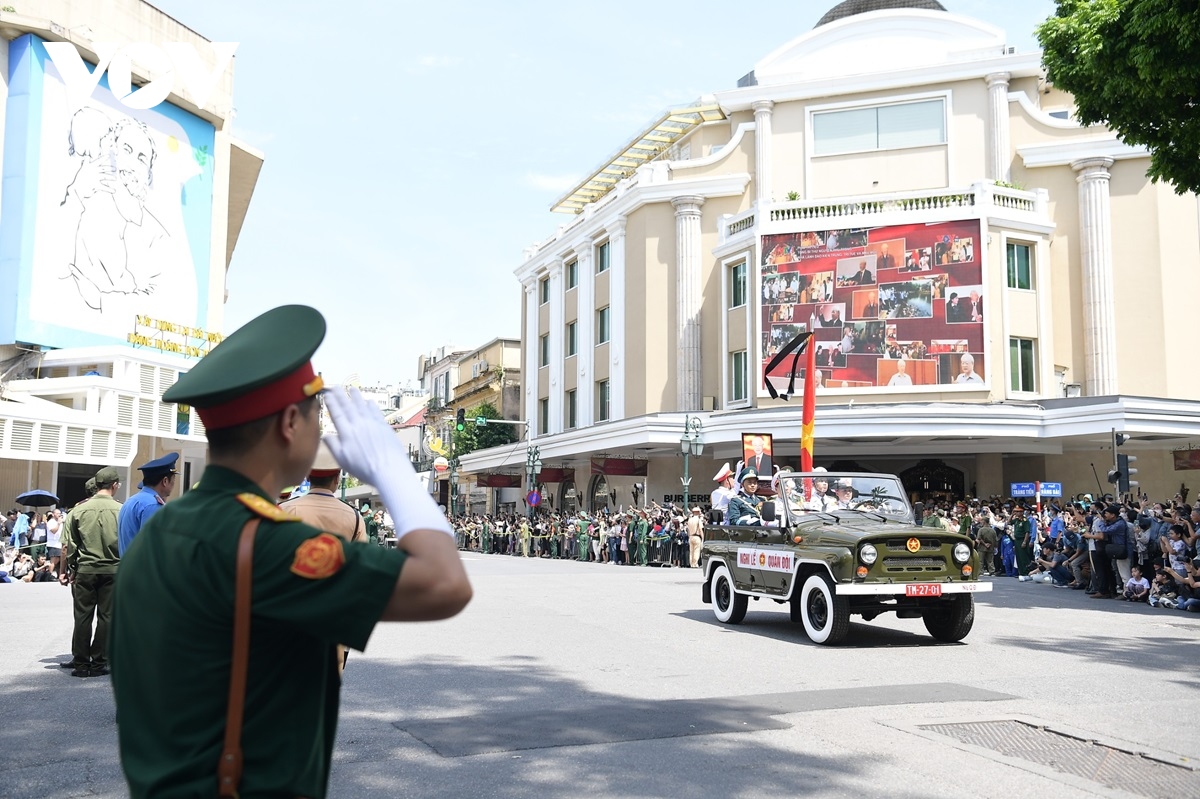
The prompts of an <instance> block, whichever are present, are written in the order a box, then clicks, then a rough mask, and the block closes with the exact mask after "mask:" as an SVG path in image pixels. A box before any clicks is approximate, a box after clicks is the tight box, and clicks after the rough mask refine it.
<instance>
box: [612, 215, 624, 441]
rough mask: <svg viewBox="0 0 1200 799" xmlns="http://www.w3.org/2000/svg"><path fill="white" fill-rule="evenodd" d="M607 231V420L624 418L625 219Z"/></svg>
mask: <svg viewBox="0 0 1200 799" xmlns="http://www.w3.org/2000/svg"><path fill="white" fill-rule="evenodd" d="M607 231H608V272H609V275H608V297H609V299H608V322H609V325H608V328H609V330H608V385H609V387H610V389H611V390H610V391H609V401H608V402H609V405H608V411H609V413H608V418H609V419H612V420H616V419H624V418H625V306H626V305H627V302H626V299H625V217H623V216H621V217H618V218H617V220H616V221H615V222H614V223H613V224H612V225H611V226H609V227H608V228H607Z"/></svg>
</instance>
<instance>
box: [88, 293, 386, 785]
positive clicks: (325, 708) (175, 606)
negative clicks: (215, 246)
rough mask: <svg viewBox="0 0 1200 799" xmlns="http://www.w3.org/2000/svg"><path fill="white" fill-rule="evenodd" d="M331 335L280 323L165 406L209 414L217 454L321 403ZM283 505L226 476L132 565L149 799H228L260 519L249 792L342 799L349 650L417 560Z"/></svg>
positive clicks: (128, 569)
mask: <svg viewBox="0 0 1200 799" xmlns="http://www.w3.org/2000/svg"><path fill="white" fill-rule="evenodd" d="M324 335H325V320H324V319H323V318H322V317H321V315H320V314H319V313H318V312H317V311H315V310H314V309H312V308H306V307H303V306H285V307H282V308H276V309H274V310H272V311H268V312H267V313H266V314H263V315H262V316H259V317H258V318H256V319H254V320H252V321H250V322H249V323H247V324H246V325H245V326H243V327H242V328H240V329H239V330H237V331H236V332H234V333H233V334H232V335H230V336H229V337H228V338H226V339H225V340H224V341H223V342H222V343H221V344H219V345H218V346H217V347H216V348H214V349H213V351H212V352H211V353H209V355H207V356H206V357H205V358H204V359H202V360H201V361H200V362H199V363H198V364H196V365H195V366H194V367H193V368H192V369H191V370H190V371H189V372H188V373H187V374H185V375H183V376H181V377H180V378H179V381H178V382H177V383H175V385H174V386H172V387H171V388H170V389H169V390H168V391H167V392H166V393H165V394H164V395H163V401H164V402H178V403H184V404H189V405H191V406H192V407H194V408H195V409H196V410H197V411H198V413H199V414H200V417H201V420H202V421H203V422H204V425H205V427H206V429H207V431H208V436H209V439H210V450H212V451H214V452H215V447H213V446H211V442H212V441H213V440H214V433H215V432H216V431H218V430H221V431H224V430H233V429H236V428H239V427H241V426H243V425H245V424H248V423H249V422H252V421H255V420H258V419H263V418H267V417H270V416H272V415H273V414H276V413H279V412H281V411H284V410H285V409H287V408H288V407H291V406H296V405H298V404H300V403H303V402H304V401H305V400H306V399H307V398H311V397H313V396H315V395H316V394H317V393H318V392H319V391H320V390H321V388H322V381H321V379H320V376H319V375H317V374H316V373H315V372H314V371H313V369H312V363H311V360H310V359H311V356H312V354H313V352H315V351H316V348H317V346H318V345H319V344H320V342H321V340H322V339H323V338H324ZM312 417H313V418H315V411H312ZM311 424H314V425H315V422H313V423H311ZM227 457H229V458H232V460H231V461H229V462H230V463H237V462H240V460H239V458H238V457H237V456H234V455H229V456H227ZM274 499H275V498H274V497H273V496H270V495H269V493H268V491H267V489H266V488H265V487H263V486H260V485H259V484H258V483H256V482H254V481H253V480H251V479H250V478H249V477H247V476H245V475H243V474H240V473H239V472H238V471H236V470H235V469H234V468H227V467H225V466H221V465H215V464H210V465H209V466H208V468H207V469H206V470H205V472H204V475H203V477H202V479H201V480H200V482H199V483H198V484H197V486H196V487H195V488H194V489H193V490H192V491H189V492H188V493H187V494H185V495H184V496H183V497H182V498H181V499H179V500H177V501H175V502H173V503H171V504H169V505H167V506H166V507H165V508H163V509H162V510H161V511H160V512H158V513H156V514H154V516H153V517H151V519H150V521H149V522H147V523H146V526H145V528H144V532H143V534H141V535H139V536H138V537H137V538H135V539H134V541H133V544H132V545H131V546H130V547H129V549H128V550H127V551H126V553H125V558H124V561H123V563H122V566H121V576H122V579H121V580H120V581H118V582H117V586H116V598H115V608H114V610H115V615H114V618H113V623H112V630H111V633H112V675H113V691H114V695H115V698H116V703H117V716H118V719H119V722H118V740H119V744H120V753H121V766H122V768H123V770H124V772H125V776H126V779H127V781H128V783H129V790H130V794H131V796H133V797H135V798H136V797H144V796H215V795H216V794H217V790H218V780H217V765H218V759H219V755H220V753H221V751H222V746H223V739H224V736H225V727H226V718H227V711H228V708H227V699H228V691H229V684H230V676H231V671H232V662H233V655H232V638H233V626H234V604H235V603H234V595H235V593H234V589H235V577H236V573H237V548H238V540H239V537H240V534H241V531H242V528H243V526H244V525H245V523H246V522H247V521H248V520H250V519H252V518H255V517H258V518H260V519H262V522H261V525H260V528H259V530H258V532H257V534H256V535H255V538H254V547H253V552H254V555H253V568H252V583H253V588H252V592H251V594H252V595H251V604H252V607H251V612H250V616H251V623H250V645H249V656H248V660H247V676H246V692H245V716H244V720H243V723H242V729H241V750H242V753H243V758H244V769H243V770H242V773H241V776H240V782H239V783H238V785H237V789H238V792H239V793H240V795H241V796H245V797H251V796H287V797H295V796H304V797H309V798H310V799H321V797H324V796H325V794H326V790H327V786H328V782H329V770H330V762H331V759H332V752H333V743H334V736H335V731H336V725H337V710H338V699H339V687H340V683H339V680H338V674H337V667H336V663H335V646H336V644H337V643H339V642H341V643H343V644H346V645H348V646H350V647H352V648H355V649H360V650H361V649H362V648H363V647H364V646H366V643H367V639H368V637H369V636H370V633H371V630H372V629H373V628H374V626H375V624H376V622H377V621H378V620H379V619H380V617H381V616H382V614H383V612H384V609H385V607H386V606H387V603H388V601H389V599H390V597H391V596H392V594H393V591H394V590H395V586H396V581H397V579H398V577H399V574H400V570H401V568H402V566H403V564H404V561H405V557H406V555H405V553H404V552H403V551H402V550H398V549H397V550H387V549H381V548H379V547H373V546H370V545H369V544H367V543H365V542H360V543H355V542H346V541H343V540H342V539H341V538H340V537H338V536H336V535H333V534H331V533H323V532H321V531H320V530H317V529H314V528H312V527H309V526H307V525H306V524H304V523H303V522H300V521H297V520H295V519H294V517H291V516H288V515H287V514H285V513H284V512H283V511H281V510H279V509H278V508H276V507H275V505H274V504H273V502H274ZM95 501H96V500H94V499H93V500H91V501H90V502H89V503H88V506H89V507H90V506H91V504H92V503H93V502H95ZM114 529H115V528H114Z"/></svg>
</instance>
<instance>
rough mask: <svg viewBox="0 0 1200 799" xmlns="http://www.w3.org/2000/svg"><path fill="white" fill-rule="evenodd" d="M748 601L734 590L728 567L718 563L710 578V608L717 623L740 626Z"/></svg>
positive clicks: (744, 616) (747, 598)
mask: <svg viewBox="0 0 1200 799" xmlns="http://www.w3.org/2000/svg"><path fill="white" fill-rule="evenodd" d="M749 601H750V600H749V597H747V596H746V595H745V594H739V593H738V592H737V591H736V590H735V589H734V587H733V576H732V575H730V574H729V567H727V566H726V565H725V564H724V563H718V564H717V566H716V568H715V569H713V576H712V606H713V615H714V616H716V617H717V621H719V622H721V623H722V624H741V623H742V619H744V618H746V606H747V604H748V603H749Z"/></svg>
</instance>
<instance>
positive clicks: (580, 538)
mask: <svg viewBox="0 0 1200 799" xmlns="http://www.w3.org/2000/svg"><path fill="white" fill-rule="evenodd" d="M575 527H576V529H577V530H578V531H579V532H578V533H577V537H576V542H575V543H576V544H577V545H578V547H579V559H580V560H582V561H586V560H587V553H588V545H589V543H590V542H589V539H588V531H587V529H588V523H587V520H586V519H579V520H578V521H577V522H576V523H575Z"/></svg>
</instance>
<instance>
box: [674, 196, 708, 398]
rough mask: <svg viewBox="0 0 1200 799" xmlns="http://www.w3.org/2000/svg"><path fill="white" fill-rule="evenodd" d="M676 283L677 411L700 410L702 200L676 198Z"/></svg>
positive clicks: (696, 198) (691, 197)
mask: <svg viewBox="0 0 1200 799" xmlns="http://www.w3.org/2000/svg"><path fill="white" fill-rule="evenodd" d="M671 204H672V205H674V206H675V272H676V275H675V281H676V291H678V295H677V301H676V309H677V314H678V318H679V321H678V327H677V330H676V346H677V350H678V353H679V355H678V368H677V369H676V373H677V375H678V377H677V383H676V392H675V396H676V402H677V405H678V407H676V409H675V410H677V411H698V410H700V366H701V360H700V282H701V275H700V261H701V255H700V206H702V205H704V198H703V197H698V196H686V197H676V198H675V199H673V200H671Z"/></svg>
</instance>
